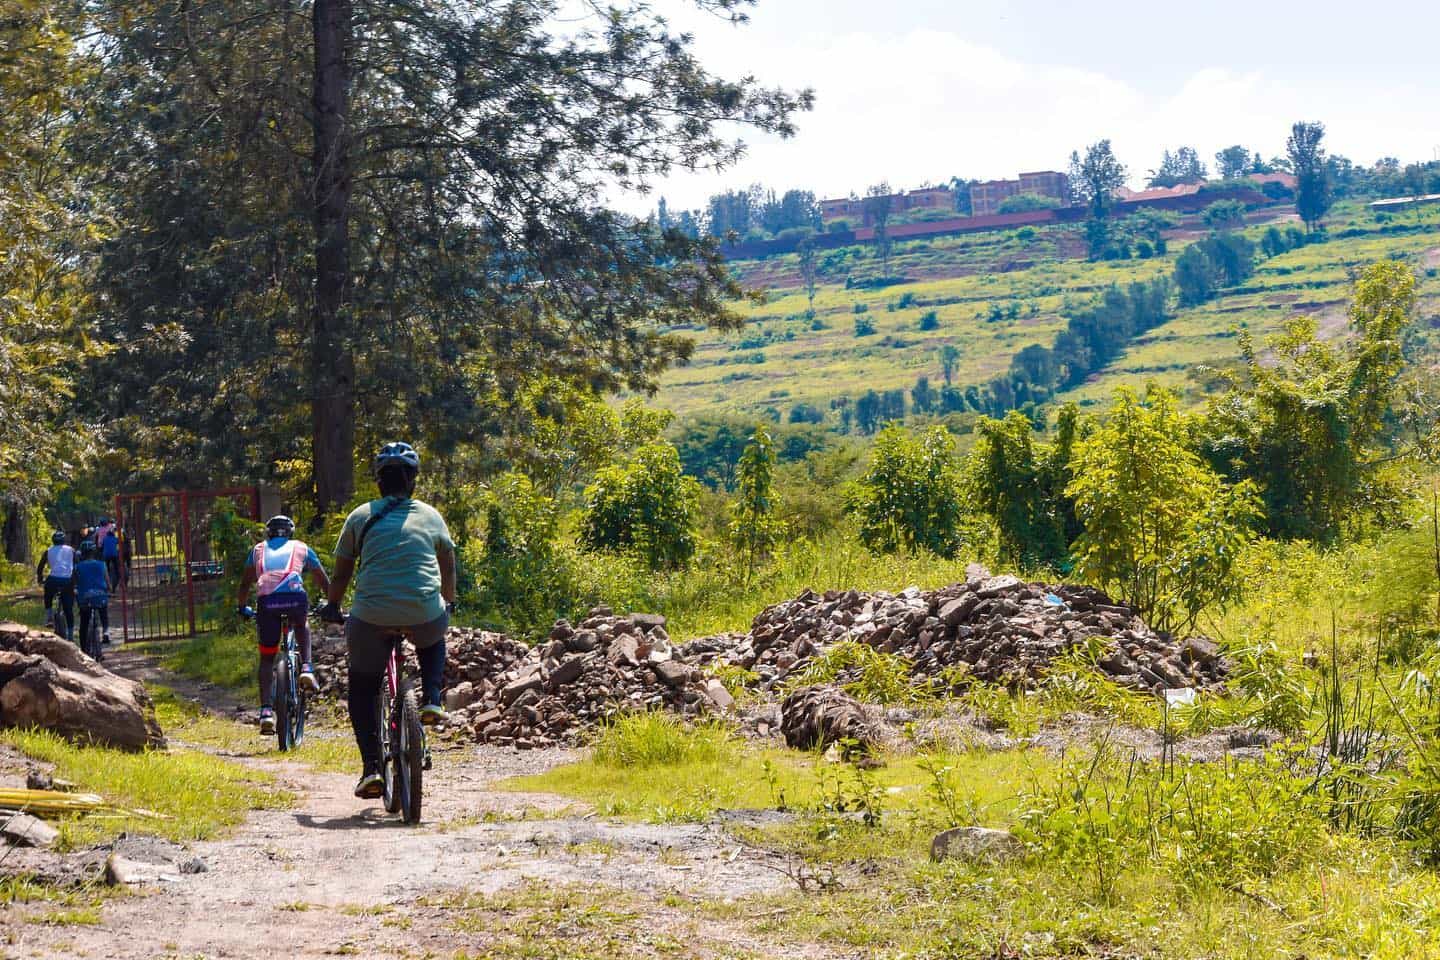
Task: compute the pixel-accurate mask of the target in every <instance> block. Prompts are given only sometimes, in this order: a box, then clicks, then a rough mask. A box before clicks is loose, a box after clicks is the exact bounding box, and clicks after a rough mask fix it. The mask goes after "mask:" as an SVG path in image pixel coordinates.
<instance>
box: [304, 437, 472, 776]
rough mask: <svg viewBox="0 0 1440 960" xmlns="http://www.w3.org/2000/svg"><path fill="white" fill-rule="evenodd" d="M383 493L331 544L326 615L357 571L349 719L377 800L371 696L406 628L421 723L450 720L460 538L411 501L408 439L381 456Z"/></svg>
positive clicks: (415, 465)
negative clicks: (449, 631)
mask: <svg viewBox="0 0 1440 960" xmlns="http://www.w3.org/2000/svg"><path fill="white" fill-rule="evenodd" d="M374 472H375V480H376V483H377V484H378V485H379V487H380V497H381V498H380V499H379V500H371V501H370V502H369V503H367V504H364V505H362V506H359V507H356V508H355V510H354V511H353V512H351V514H350V516H349V517H347V518H346V520H345V526H344V528H343V529H342V530H341V531H340V541H339V542H338V543H337V544H336V545H335V578H334V579H333V580H332V581H330V602H329V603H328V604H327V605H326V609H325V610H324V611H322V612H321V613H322V616H325V617H326V618H327V619H336V618H337V617H338V616H339V609H340V601H341V600H342V599H343V598H344V596H345V588H346V587H348V586H349V585H350V578H351V576H352V575H353V576H354V577H355V599H354V602H353V604H352V606H351V609H350V618H349V620H348V621H347V622H346V624H345V641H346V645H347V646H348V647H349V653H350V690H349V707H350V725H351V727H352V728H353V729H354V731H355V742H356V745H357V746H359V748H360V757H361V759H362V761H363V762H364V769H363V771H362V772H361V775H360V782H359V783H358V784H357V785H356V787H355V796H357V797H361V798H362V799H374V798H375V797H378V796H380V794H381V791H382V786H383V784H382V782H381V779H380V743H379V740H378V738H377V736H376V729H375V728H376V724H377V723H378V719H377V716H376V709H375V699H376V694H377V693H378V692H379V690H380V682H381V680H382V679H383V678H384V675H385V665H386V663H387V661H388V660H389V655H390V647H389V638H390V637H391V636H393V635H394V634H396V633H403V634H405V636H407V637H408V638H409V639H410V643H411V644H412V645H413V646H414V647H415V653H416V656H417V657H418V659H419V660H420V678H421V683H422V685H423V687H424V692H425V703H424V705H423V706H422V707H421V708H420V722H421V723H424V724H427V725H430V724H435V723H438V722H440V721H441V720H443V719H444V718H445V712H444V710H443V709H442V708H441V706H440V694H441V687H442V685H443V683H444V673H445V630H446V628H447V627H449V625H450V612H451V611H452V610H453V609H454V603H455V542H454V541H453V540H452V539H451V538H450V530H449V528H448V527H447V526H446V525H445V519H444V518H443V517H441V516H440V514H439V512H438V511H436V509H435V508H434V507H432V506H430V505H429V504H426V503H421V502H420V501H419V500H416V499H414V496H413V494H414V493H415V479H416V477H417V476H418V475H419V473H420V455H419V454H417V453H416V452H415V449H414V448H413V447H411V446H410V445H409V444H408V443H389V444H386V445H385V446H384V447H383V448H381V450H380V453H379V454H378V455H377V456H376V457H375V462H374Z"/></svg>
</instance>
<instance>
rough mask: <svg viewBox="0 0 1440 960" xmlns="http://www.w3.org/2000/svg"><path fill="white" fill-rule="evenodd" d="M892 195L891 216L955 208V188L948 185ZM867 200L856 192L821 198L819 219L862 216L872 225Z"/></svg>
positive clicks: (867, 223)
mask: <svg viewBox="0 0 1440 960" xmlns="http://www.w3.org/2000/svg"><path fill="white" fill-rule="evenodd" d="M889 199H890V215H891V216H895V215H896V214H901V213H906V212H908V211H911V210H954V209H955V191H953V190H951V189H950V188H949V187H921V188H920V189H918V190H911V191H910V192H908V193H892V194H891V195H890V197H889ZM867 201H868V198H866V197H856V196H849V197H841V198H838V199H835V200H821V201H820V219H821V220H824V221H830V220H859V221H860V222H861V224H862V225H863V226H867V227H869V226H873V225H874V224H873V220H874V218H873V217H872V216H871V215H870V213H869V211H868V210H867V206H868V202H867Z"/></svg>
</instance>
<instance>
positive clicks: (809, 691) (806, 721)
mask: <svg viewBox="0 0 1440 960" xmlns="http://www.w3.org/2000/svg"><path fill="white" fill-rule="evenodd" d="M780 731H781V733H782V734H784V736H785V743H786V744H788V745H789V746H791V747H794V748H795V749H797V750H812V749H816V748H823V747H828V746H830V745H831V744H835V743H841V744H844V743H853V744H854V745H855V746H856V747H857V748H860V749H864V748H867V747H869V746H871V745H873V744H874V742H875V734H874V730H873V728H872V727H871V725H870V722H869V720H868V718H867V717H866V716H865V708H864V707H862V706H860V703H859V701H857V700H856V699H855V698H854V697H852V696H850V695H849V694H848V693H846V692H845V691H844V690H841V689H840V688H839V687H836V686H831V685H828V684H822V685H819V686H814V687H803V688H801V689H799V690H796V691H795V692H794V693H792V694H790V695H789V696H788V697H786V698H785V699H784V701H783V702H782V703H781V704H780Z"/></svg>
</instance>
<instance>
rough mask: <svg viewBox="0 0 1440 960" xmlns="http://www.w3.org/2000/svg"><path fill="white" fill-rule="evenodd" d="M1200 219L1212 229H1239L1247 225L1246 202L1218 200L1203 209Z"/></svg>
mask: <svg viewBox="0 0 1440 960" xmlns="http://www.w3.org/2000/svg"><path fill="white" fill-rule="evenodd" d="M1200 219H1201V220H1202V221H1204V223H1205V226H1207V227H1209V228H1210V229H1211V230H1220V231H1222V232H1223V231H1229V230H1238V229H1239V228H1240V227H1243V226H1245V204H1243V203H1241V202H1240V201H1239V200H1217V201H1215V202H1214V203H1212V204H1210V206H1208V207H1206V208H1205V209H1204V210H1203V211H1201V214H1200Z"/></svg>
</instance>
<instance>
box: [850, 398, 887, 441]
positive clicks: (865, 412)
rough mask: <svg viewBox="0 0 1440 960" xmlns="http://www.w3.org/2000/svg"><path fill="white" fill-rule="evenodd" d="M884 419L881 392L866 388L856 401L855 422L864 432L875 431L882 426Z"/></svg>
mask: <svg viewBox="0 0 1440 960" xmlns="http://www.w3.org/2000/svg"><path fill="white" fill-rule="evenodd" d="M882 419H883V417H882V411H881V405H880V394H878V393H876V392H875V391H874V390H866V391H865V392H864V393H863V394H861V396H860V399H859V400H857V401H855V423H856V425H857V426H859V428H860V432H861V433H864V434H871V433H874V432H875V431H876V430H877V429H879V427H880V421H881V420H882Z"/></svg>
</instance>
